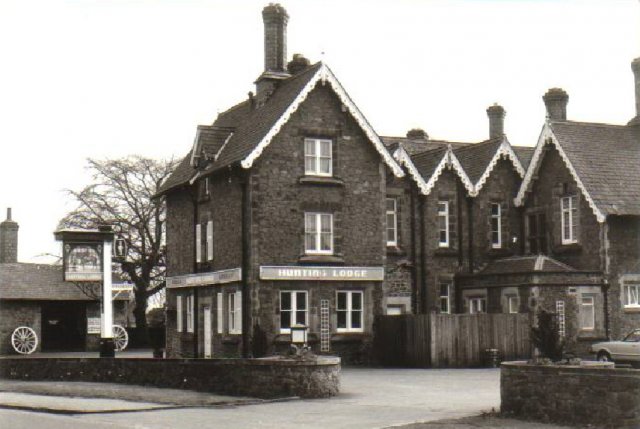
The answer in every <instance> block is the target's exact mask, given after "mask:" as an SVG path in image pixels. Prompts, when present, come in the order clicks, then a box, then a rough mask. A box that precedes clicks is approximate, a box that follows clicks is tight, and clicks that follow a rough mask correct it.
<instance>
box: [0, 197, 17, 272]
mask: <svg viewBox="0 0 640 429" xmlns="http://www.w3.org/2000/svg"><path fill="white" fill-rule="evenodd" d="M15 262H18V223H17V222H14V221H13V220H11V208H8V209H7V220H5V221H4V222H2V223H0V263H15Z"/></svg>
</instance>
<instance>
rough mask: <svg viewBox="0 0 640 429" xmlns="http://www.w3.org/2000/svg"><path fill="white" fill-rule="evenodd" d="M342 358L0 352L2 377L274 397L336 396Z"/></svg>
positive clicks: (0, 374)
mask: <svg viewBox="0 0 640 429" xmlns="http://www.w3.org/2000/svg"><path fill="white" fill-rule="evenodd" d="M339 375H340V359H339V358H336V357H318V359H317V360H313V361H311V360H310V361H302V360H293V359H276V358H267V359H132V358H117V359H113V358H111V359H109V358H106V359H105V358H28V357H26V358H25V357H22V358H1V359H0V378H6V379H18V380H56V381H89V382H103V383H125V384H135V385H142V386H154V387H169V388H174V389H188V390H196V391H202V392H212V393H220V394H226V395H240V396H252V397H256V398H278V397H290V396H300V397H303V398H324V397H329V396H334V395H336V394H337V393H338V390H339V387H340V378H339Z"/></svg>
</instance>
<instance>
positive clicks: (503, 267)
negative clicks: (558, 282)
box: [479, 255, 576, 274]
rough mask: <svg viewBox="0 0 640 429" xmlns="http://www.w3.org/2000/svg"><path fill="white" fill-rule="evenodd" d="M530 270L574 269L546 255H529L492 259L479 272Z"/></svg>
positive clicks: (558, 270)
mask: <svg viewBox="0 0 640 429" xmlns="http://www.w3.org/2000/svg"><path fill="white" fill-rule="evenodd" d="M532 271H544V272H571V271H576V270H575V269H574V268H572V267H570V266H569V265H566V264H563V263H562V262H560V261H557V260H555V259H552V258H549V257H548V256H545V255H531V256H512V257H509V258H503V259H496V260H493V261H491V262H490V263H489V264H488V265H487V266H486V267H485V268H483V269H482V270H481V271H480V272H479V274H513V273H528V272H532Z"/></svg>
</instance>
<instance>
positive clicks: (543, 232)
mask: <svg viewBox="0 0 640 429" xmlns="http://www.w3.org/2000/svg"><path fill="white" fill-rule="evenodd" d="M528 231H529V235H528V237H527V239H528V241H529V253H532V254H534V255H535V254H546V253H547V221H546V216H545V214H544V213H535V214H531V215H529V216H528Z"/></svg>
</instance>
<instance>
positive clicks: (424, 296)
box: [418, 194, 429, 314]
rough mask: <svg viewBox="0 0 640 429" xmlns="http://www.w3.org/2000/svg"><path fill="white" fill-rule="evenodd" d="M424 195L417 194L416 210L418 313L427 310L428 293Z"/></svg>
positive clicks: (424, 312) (425, 312)
mask: <svg viewBox="0 0 640 429" xmlns="http://www.w3.org/2000/svg"><path fill="white" fill-rule="evenodd" d="M426 199H427V197H426V196H425V195H422V194H420V195H418V210H419V211H420V274H421V275H420V313H421V314H427V313H428V312H429V293H428V292H427V240H426V235H427V234H426V231H425V225H424V220H425V214H424V210H425V200H426Z"/></svg>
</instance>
